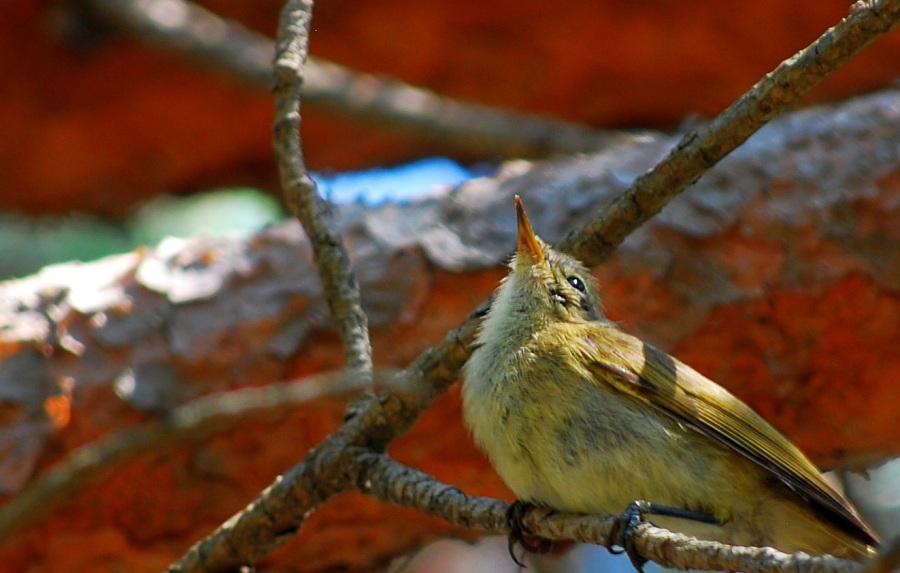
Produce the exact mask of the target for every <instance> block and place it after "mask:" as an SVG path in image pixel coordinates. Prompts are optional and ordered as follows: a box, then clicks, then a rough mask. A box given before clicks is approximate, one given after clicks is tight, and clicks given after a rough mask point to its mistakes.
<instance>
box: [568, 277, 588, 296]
mask: <svg viewBox="0 0 900 573" xmlns="http://www.w3.org/2000/svg"><path fill="white" fill-rule="evenodd" d="M566 280H567V281H568V282H569V284H570V285H572V288H574V289H575V290H577V291H578V292H580V293H584V292H585V290H586V287H585V286H584V281H583V280H581V279H580V278H578V277H576V276H575V275H572V276H569V277H566Z"/></svg>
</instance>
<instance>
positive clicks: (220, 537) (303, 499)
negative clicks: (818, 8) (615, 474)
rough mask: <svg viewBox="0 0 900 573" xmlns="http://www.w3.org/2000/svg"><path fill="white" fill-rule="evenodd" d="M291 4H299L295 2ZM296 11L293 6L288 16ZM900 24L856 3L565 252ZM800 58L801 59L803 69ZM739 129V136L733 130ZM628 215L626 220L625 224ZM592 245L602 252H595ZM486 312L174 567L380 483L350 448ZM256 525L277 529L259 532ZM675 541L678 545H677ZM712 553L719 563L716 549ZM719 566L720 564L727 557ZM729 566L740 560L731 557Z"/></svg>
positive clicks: (682, 179) (279, 535) (602, 236)
mask: <svg viewBox="0 0 900 573" xmlns="http://www.w3.org/2000/svg"><path fill="white" fill-rule="evenodd" d="M290 4H291V2H289V3H288V5H290ZM289 15H290V13H289V12H288V11H287V9H286V11H285V16H289ZM898 21H900V0H881V1H879V0H875V1H873V2H871V3H869V4H867V5H866V6H865V7H862V8H858V9H856V11H855V12H854V13H853V14H852V15H851V16H850V17H848V18H846V19H844V21H842V22H841V23H840V24H838V25H837V26H835V27H834V28H832V29H830V30H829V31H828V32H826V33H825V34H824V35H823V36H822V37H821V38H820V39H819V40H817V41H816V42H815V43H813V44H812V45H811V46H810V47H809V48H807V49H806V50H804V51H802V52H800V53H798V54H797V55H795V56H794V57H792V58H790V59H789V60H786V61H785V62H784V63H783V64H782V65H780V66H779V67H778V68H777V69H776V70H774V71H773V72H772V73H770V74H769V75H767V76H766V78H764V79H763V80H762V81H760V82H759V83H758V84H757V86H754V88H753V89H752V90H751V91H750V92H748V94H747V95H745V96H743V97H742V98H741V99H740V100H739V101H738V102H737V103H736V104H735V105H733V106H732V107H731V108H729V110H726V112H723V114H721V115H720V116H719V117H718V118H717V119H716V120H715V121H713V122H712V124H710V126H708V127H707V128H706V129H704V130H702V131H701V133H700V134H692V135H690V136H688V137H686V138H685V139H684V140H683V141H682V142H681V144H679V145H678V146H676V148H675V149H673V150H672V152H671V153H670V154H669V155H668V156H667V157H666V158H665V159H663V161H662V162H660V164H659V165H657V167H655V168H654V169H653V170H651V171H650V172H649V173H648V174H647V175H645V176H644V177H641V178H639V179H638V180H636V181H635V182H634V184H633V185H632V186H631V188H630V189H629V190H628V191H627V192H626V193H624V194H623V195H622V197H620V198H619V199H618V200H617V201H616V202H615V203H614V204H613V208H612V210H611V211H609V212H610V213H612V214H610V215H606V214H605V213H606V212H604V214H602V215H601V216H600V217H599V218H598V219H597V220H595V221H594V222H592V223H591V224H589V225H587V226H585V227H583V228H581V229H578V230H577V231H576V232H574V233H573V234H572V235H571V236H570V237H569V238H568V239H567V240H565V241H564V242H563V245H562V248H563V249H564V250H566V251H567V252H570V253H574V254H576V255H577V256H579V257H580V258H582V259H584V260H586V261H588V262H589V263H596V262H598V261H601V260H603V259H605V258H606V257H607V256H608V254H609V253H610V252H611V251H612V250H613V249H614V248H615V247H616V246H617V245H618V244H619V243H620V242H621V241H622V240H623V239H624V237H625V236H626V235H627V234H628V233H630V232H631V231H633V230H634V229H635V228H637V227H638V226H639V225H640V224H641V223H643V222H644V221H645V220H647V219H649V218H650V217H651V216H652V215H653V214H655V213H657V212H658V211H659V210H660V209H662V207H663V206H664V205H665V204H666V203H667V202H668V201H669V200H671V199H672V198H673V197H675V196H676V195H677V194H678V193H679V192H680V191H682V190H683V189H684V188H685V187H686V186H687V185H689V184H690V183H692V182H693V181H696V180H697V179H698V178H699V177H700V176H701V175H702V174H703V173H704V172H705V171H706V170H708V169H709V168H710V167H711V166H712V165H713V164H715V163H716V162H717V161H718V160H719V159H720V158H721V157H723V156H724V155H725V154H726V153H727V152H729V151H730V150H731V149H733V148H734V147H736V146H737V145H738V144H740V142H742V141H744V140H745V139H746V138H747V137H748V136H749V135H750V134H751V133H753V132H754V131H756V130H757V129H759V127H761V126H762V125H763V124H764V123H765V122H767V121H768V120H769V119H771V118H773V117H774V116H775V115H777V114H778V113H780V112H781V111H783V109H784V108H785V107H786V106H787V105H789V104H790V103H791V102H793V101H795V100H796V99H797V98H798V97H799V96H800V95H801V94H803V93H806V92H807V91H809V89H810V88H811V87H812V86H813V85H815V84H816V83H818V82H819V81H820V80H821V79H822V78H823V77H824V76H825V75H827V73H829V72H830V71H833V70H834V69H836V68H837V67H839V66H840V64H842V63H843V62H845V61H846V60H848V59H849V58H850V57H852V55H853V54H855V53H857V52H858V51H859V50H861V49H862V48H863V47H865V46H866V45H868V44H869V43H870V42H871V41H872V40H873V39H874V38H876V37H877V36H879V35H880V34H883V33H885V32H887V31H888V30H890V29H891V28H893V27H894V26H895V25H896V24H897V23H898ZM797 62H802V65H798V64H797ZM730 126H733V127H730ZM732 129H733V130H734V133H733V134H732V133H731V131H730V130H732ZM619 218H621V219H622V220H621V221H619ZM592 249H593V250H594V251H595V254H591V250H592ZM486 308H487V303H485V304H483V305H482V306H481V307H479V309H478V310H476V311H475V312H474V313H473V314H472V315H470V316H469V318H468V319H467V320H466V321H465V322H464V323H463V324H462V325H460V326H459V327H457V328H456V329H454V330H453V331H451V332H450V333H448V335H447V336H446V337H445V338H444V340H443V341H442V342H441V343H440V344H439V345H438V346H436V347H434V348H432V349H429V350H428V351H426V352H425V353H423V354H422V355H421V356H420V357H419V358H418V359H417V360H416V361H415V362H414V364H413V365H412V366H411V367H410V369H409V370H410V373H411V375H412V374H415V375H418V376H420V377H421V378H423V384H427V386H429V389H428V390H423V391H422V392H421V393H420V394H418V395H415V396H412V397H411V398H410V399H407V400H396V399H392V398H391V397H390V396H383V397H382V398H381V400H380V401H371V402H369V403H368V405H367V406H366V407H365V408H364V409H363V410H362V411H361V412H360V414H359V416H358V417H356V418H354V419H353V420H351V421H350V423H348V424H347V425H345V426H344V427H342V428H341V429H340V430H339V431H338V432H336V433H335V434H332V436H330V437H329V438H327V439H326V440H325V442H323V443H322V444H320V446H319V447H317V448H315V449H314V450H313V452H312V453H311V454H310V455H309V456H307V458H306V459H305V460H304V461H303V462H301V463H300V464H298V466H296V467H295V468H294V469H293V470H292V471H291V472H290V473H289V474H287V475H285V477H284V479H281V480H279V481H277V482H276V483H275V484H273V485H272V486H270V488H269V489H267V490H266V491H265V492H263V493H262V494H261V495H260V497H259V498H257V500H256V501H255V502H254V503H253V505H252V506H251V510H252V511H253V512H254V513H252V517H248V516H247V515H244V514H238V515H235V516H234V517H233V518H232V519H230V520H229V521H228V522H227V523H226V524H225V526H223V529H221V530H220V531H217V532H215V533H213V534H212V535H211V536H210V537H208V538H207V539H205V540H204V541H202V542H201V543H199V544H198V545H196V546H195V547H194V548H192V550H191V552H189V554H188V555H186V556H185V557H184V558H183V559H182V560H181V561H179V562H178V563H176V564H174V565H173V566H172V568H171V569H170V571H223V570H229V569H234V568H236V567H237V566H239V565H242V564H246V563H251V562H253V561H255V560H256V559H258V558H259V557H261V556H263V555H265V554H266V552H267V551H269V550H270V549H271V548H274V547H275V546H277V545H279V544H281V543H283V542H284V541H286V539H287V538H288V537H290V536H291V535H293V534H294V533H296V532H297V531H298V530H299V528H300V526H301V524H302V523H303V519H304V516H305V515H306V513H307V512H308V511H309V510H311V509H314V508H315V507H316V506H317V504H319V503H323V502H324V501H325V500H326V499H328V497H330V496H332V495H336V494H337V493H340V492H343V491H346V490H347V489H349V488H353V487H354V486H355V487H357V488H359V489H362V490H363V491H374V490H375V487H376V485H375V481H374V480H369V481H363V482H361V484H360V482H359V481H357V482H356V483H354V482H353V480H352V479H351V478H350V477H349V474H350V473H352V471H353V468H354V467H356V468H357V470H358V464H359V463H360V456H364V455H369V454H370V453H371V451H370V450H366V453H364V454H360V455H357V456H353V455H350V450H349V448H351V447H353V446H354V445H356V443H358V441H359V438H360V434H359V432H360V431H368V430H370V429H373V428H374V429H376V430H377V432H378V433H381V437H380V439H379V440H376V443H377V444H379V445H385V446H386V444H387V443H388V442H389V441H390V440H391V439H392V438H393V437H394V436H397V435H399V434H400V433H402V432H403V431H405V430H406V429H407V428H408V427H409V426H410V425H411V424H412V422H413V421H414V420H415V419H416V417H417V416H418V415H419V414H420V413H421V411H422V410H424V409H425V408H426V407H427V406H428V405H429V404H430V402H431V400H432V399H433V397H434V395H435V393H436V392H438V391H440V390H443V389H444V388H446V386H448V385H449V384H450V383H452V381H453V380H454V379H455V378H456V377H457V375H458V373H459V369H460V368H461V367H462V364H463V363H464V362H465V360H466V359H467V358H468V356H469V352H470V343H471V341H472V338H473V336H474V332H475V329H476V327H477V324H478V322H479V321H480V318H481V315H482V313H483V312H484V310H485V309H486ZM388 406H391V407H388ZM287 482H293V483H287ZM370 482H371V485H370ZM448 493H452V492H448V490H444V491H443V495H447V494H448ZM414 497H415V496H414ZM423 505H424V506H425V507H420V506H419V505H417V506H416V507H420V508H421V509H423V511H427V510H428V508H429V507H431V504H430V503H424V504H423ZM264 511H265V512H274V514H275V515H279V516H287V517H286V518H285V519H280V521H279V523H278V524H277V526H275V525H267V524H266V523H265V521H264V520H260V519H259V518H258V516H262V515H264V514H263V512H264ZM245 513H246V512H245ZM268 515H273V514H272V513H268ZM292 516H296V521H293V522H291V518H292ZM235 523H241V524H242V526H241V527H240V528H239V529H232V525H233V524H235ZM473 525H474V524H473ZM529 525H531V524H529ZM534 525H535V528H534V530H535V531H536V532H538V531H542V529H541V527H543V526H542V525H540V524H534ZM256 527H262V528H264V529H265V528H268V529H265V530H260V529H256ZM226 529H227V531H226ZM648 534H649V533H648ZM248 541H252V543H248ZM668 547H670V549H671V546H668ZM678 551H681V550H680V549H679V550H678ZM714 553H715V552H714ZM211 554H212V555H215V559H214V560H208V559H206V556H208V555H211ZM766 555H768V553H767V554H766ZM647 556H648V557H651V558H660V559H661V556H659V555H656V554H655V553H648V555H647ZM745 557H746V556H745ZM745 557H741V558H739V560H741V559H744V558H745ZM712 558H713V560H714V559H715V555H713V556H712ZM710 563H712V564H713V565H714V566H715V565H716V564H717V563H718V562H716V563H713V561H710ZM740 563H741V567H743V566H744V565H745V562H744V561H740ZM723 566H727V567H730V566H731V565H728V564H727V563H725V564H724V565H723ZM791 566H792V565H790V564H784V563H782V564H779V565H778V566H777V567H776V568H775V569H772V570H785V569H782V567H791ZM767 571H769V570H767Z"/></svg>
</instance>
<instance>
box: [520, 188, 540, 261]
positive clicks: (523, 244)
mask: <svg viewBox="0 0 900 573" xmlns="http://www.w3.org/2000/svg"><path fill="white" fill-rule="evenodd" d="M516 218H517V219H518V221H519V253H522V252H526V251H527V252H528V253H529V254H530V255H531V258H532V260H534V262H535V263H542V262H544V251H543V250H541V244H540V243H539V242H538V239H537V237H535V236H534V230H533V229H532V228H531V221H529V220H528V215H526V214H525V208H524V207H522V199H521V198H520V197H519V196H518V195H516Z"/></svg>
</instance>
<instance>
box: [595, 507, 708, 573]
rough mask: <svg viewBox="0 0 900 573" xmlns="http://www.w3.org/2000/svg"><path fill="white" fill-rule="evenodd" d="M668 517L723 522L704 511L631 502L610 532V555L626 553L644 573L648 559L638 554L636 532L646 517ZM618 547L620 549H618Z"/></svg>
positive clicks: (702, 521)
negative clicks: (635, 541)
mask: <svg viewBox="0 0 900 573" xmlns="http://www.w3.org/2000/svg"><path fill="white" fill-rule="evenodd" d="M647 514H651V515H667V516H669V517H678V518H681V519H689V520H691V521H699V522H701V523H714V524H721V523H722V521H721V520H720V519H719V518H718V517H716V516H715V515H713V514H711V513H707V512H704V511H694V510H691V509H682V508H680V507H670V506H668V505H659V504H656V503H650V502H649V501H644V500H642V499H639V500H635V501H633V502H631V503H630V504H629V505H628V507H627V508H626V509H625V511H624V512H623V513H622V515H621V516H620V517H619V518H618V519H617V520H616V523H615V525H613V528H612V531H610V532H609V538H608V543H607V545H608V546H609V551H610V553H614V554H619V553H625V554H626V555H628V559H629V560H631V564H632V565H634V568H635V569H637V570H638V572H639V573H644V564H645V563H647V559H646V558H644V557H642V556H641V555H639V554H638V552H637V548H636V547H635V546H634V532H635V530H636V529H637V526H638V525H640V524H641V523H645V522H646V521H647V520H646V519H645V517H644V516H645V515H647ZM617 547H618V548H619V549H617Z"/></svg>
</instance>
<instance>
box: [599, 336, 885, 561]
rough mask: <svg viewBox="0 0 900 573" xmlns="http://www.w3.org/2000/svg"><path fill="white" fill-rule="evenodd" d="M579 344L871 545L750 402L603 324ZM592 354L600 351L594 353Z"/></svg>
mask: <svg viewBox="0 0 900 573" xmlns="http://www.w3.org/2000/svg"><path fill="white" fill-rule="evenodd" d="M582 340H583V342H584V343H585V344H586V345H587V346H586V347H585V348H584V349H582V350H583V351H584V352H585V354H586V356H588V357H591V358H592V360H591V364H592V368H594V369H599V370H602V371H603V372H605V373H606V375H605V376H596V375H595V376H594V378H595V379H598V380H601V379H602V380H605V381H609V382H610V383H611V384H613V385H614V386H615V387H616V389H617V390H619V391H620V392H623V393H624V394H627V395H629V396H632V397H633V398H635V399H637V400H640V401H642V402H644V403H646V404H650V405H652V406H653V407H655V408H657V409H659V410H661V411H662V412H665V413H666V414H667V415H670V416H672V417H673V418H675V419H677V420H678V421H679V422H681V423H683V424H685V425H687V426H689V427H691V428H693V429H695V430H697V431H700V432H702V433H703V434H706V435H707V436H709V437H710V438H712V439H714V440H716V441H717V442H719V443H721V444H723V445H725V446H727V447H729V448H731V449H733V450H735V451H737V452H739V453H740V454H742V455H744V456H746V457H747V458H749V459H750V460H752V461H754V462H756V463H757V464H759V465H760V466H762V467H763V468H765V469H766V470H768V471H771V472H772V473H773V474H774V475H775V476H777V477H778V478H779V479H780V480H781V481H782V482H783V483H784V484H786V485H787V486H788V487H790V488H791V489H792V490H794V491H795V492H796V493H797V494H799V495H800V496H801V497H803V498H804V499H806V500H807V501H808V502H810V503H811V504H812V505H813V507H815V508H816V509H818V510H819V513H822V514H824V515H825V516H827V517H829V518H831V519H832V521H833V522H834V523H835V525H837V526H838V527H840V528H841V529H842V530H844V531H846V532H847V533H849V534H851V535H852V536H854V537H856V538H859V539H860V540H862V541H864V542H866V543H868V544H870V545H875V544H876V543H877V541H878V538H877V535H876V534H875V533H874V532H873V531H872V530H871V528H870V527H869V526H868V525H867V524H866V523H865V522H864V521H863V520H862V519H861V518H860V517H859V515H858V514H857V513H856V510H855V509H854V508H853V506H852V505H850V503H849V502H848V501H847V500H846V498H844V496H843V495H841V494H840V493H839V492H838V491H837V490H835V489H834V488H833V487H832V486H831V484H829V483H828V482H827V481H826V480H825V478H824V477H823V476H822V474H821V472H820V471H819V469H818V468H817V467H816V466H815V465H814V464H813V463H812V462H811V461H809V459H808V458H807V457H806V456H805V455H804V454H803V453H802V452H801V451H800V450H799V449H798V448H797V447H796V446H795V445H794V444H792V443H791V442H790V441H789V440H788V439H787V438H785V437H784V436H783V435H782V434H781V433H780V432H779V431H778V430H776V429H775V428H774V427H772V426H771V425H770V424H769V423H768V422H766V421H765V420H764V419H763V418H762V417H760V416H759V414H757V413H756V412H754V411H753V410H752V409H751V408H750V407H749V406H747V405H746V404H744V403H743V402H741V401H740V400H739V399H738V398H736V397H735V396H734V395H732V394H731V393H730V392H728V391H727V390H725V389H724V388H722V387H721V386H719V385H717V384H715V383H714V382H712V381H711V380H709V379H708V378H706V377H704V376H703V375H702V374H700V373H699V372H697V371H696V370H694V369H692V368H690V367H689V366H687V365H685V364H683V363H681V362H679V361H678V360H676V359H674V358H672V357H671V356H669V355H668V354H666V353H664V352H662V351H661V350H658V349H656V348H654V347H652V346H650V345H648V344H644V343H643V342H641V341H640V340H639V339H637V338H635V337H633V336H631V335H629V334H627V333H625V332H622V331H621V330H618V329H617V328H615V327H613V326H610V327H609V328H604V329H603V331H602V334H599V335H598V332H597V330H596V324H595V325H594V328H593V329H590V330H586V332H585V336H584V337H583V338H582ZM597 357H599V358H597Z"/></svg>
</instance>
